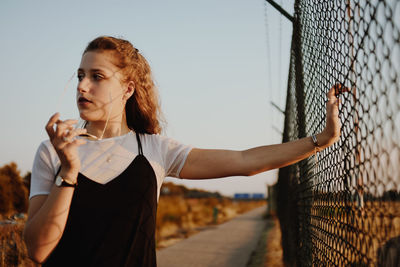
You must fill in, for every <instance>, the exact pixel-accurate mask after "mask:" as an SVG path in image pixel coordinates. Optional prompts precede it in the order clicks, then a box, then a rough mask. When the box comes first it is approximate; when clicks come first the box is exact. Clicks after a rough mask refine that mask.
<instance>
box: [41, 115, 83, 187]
mask: <svg viewBox="0 0 400 267" xmlns="http://www.w3.org/2000/svg"><path fill="white" fill-rule="evenodd" d="M59 118H60V114H59V113H56V114H54V115H53V116H51V118H50V120H49V122H48V123H47V124H46V132H47V134H48V135H49V138H50V142H51V143H52V145H53V147H54V149H55V150H56V152H57V155H58V157H59V159H60V162H61V170H60V173H59V174H60V176H61V177H63V178H68V180H70V181H76V179H77V176H78V172H79V170H80V168H81V162H80V159H79V154H78V149H77V148H78V147H79V146H80V145H83V144H85V143H86V141H85V140H84V139H81V138H75V137H76V136H79V135H80V134H84V133H86V129H75V128H74V125H75V124H76V123H77V122H78V121H77V120H64V121H62V120H60V119H59ZM54 125H55V126H56V127H54Z"/></svg>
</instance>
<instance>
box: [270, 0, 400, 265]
mask: <svg viewBox="0 0 400 267" xmlns="http://www.w3.org/2000/svg"><path fill="white" fill-rule="evenodd" d="M399 36H400V1H398V0H386V1H378V0H370V1H366V0H364V1H354V0H324V1H312V0H297V1H296V2H295V14H294V21H293V37H292V48H291V59H290V62H291V65H290V68H289V77H288V88H287V102H286V112H285V113H286V116H285V125H284V128H285V129H284V135H283V141H284V142H287V141H290V140H294V139H298V138H301V137H305V136H310V135H312V134H316V133H318V132H321V131H322V130H323V128H324V126H325V113H326V112H325V103H326V99H327V98H326V93H327V91H328V90H329V88H331V87H332V85H333V84H336V83H341V84H344V85H345V86H347V87H349V88H350V89H351V91H350V92H349V93H346V94H344V95H342V96H341V97H340V99H341V104H340V106H339V110H340V120H341V123H342V135H341V138H340V141H339V142H338V143H336V144H335V145H333V146H332V147H330V148H328V149H325V150H324V151H322V152H320V153H318V154H316V155H314V156H312V157H310V158H309V159H307V160H304V161H301V162H300V163H298V164H295V165H292V166H289V167H286V168H283V169H281V170H280V172H279V179H278V184H277V191H278V194H277V198H278V201H277V203H278V217H279V219H280V224H281V229H282V247H283V251H284V260H285V262H286V263H288V264H289V265H290V266H294V265H297V266H400V145H399V144H400V37H399Z"/></svg>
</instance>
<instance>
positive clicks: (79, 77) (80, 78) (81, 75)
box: [77, 73, 85, 81]
mask: <svg viewBox="0 0 400 267" xmlns="http://www.w3.org/2000/svg"><path fill="white" fill-rule="evenodd" d="M84 76H85V75H83V74H82V73H78V76H77V77H78V81H82V79H83V77H84Z"/></svg>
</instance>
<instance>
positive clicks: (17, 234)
mask: <svg viewBox="0 0 400 267" xmlns="http://www.w3.org/2000/svg"><path fill="white" fill-rule="evenodd" d="M23 228H24V222H23V221H21V222H18V223H17V224H13V225H0V266H1V267H3V266H4V267H11V266H24V267H34V266H40V265H38V264H36V263H34V262H33V261H31V260H30V259H29V258H28V256H27V251H26V246H25V243H24V241H23V239H22V231H23Z"/></svg>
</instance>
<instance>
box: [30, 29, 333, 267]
mask: <svg viewBox="0 0 400 267" xmlns="http://www.w3.org/2000/svg"><path fill="white" fill-rule="evenodd" d="M78 80H79V83H78V88H77V105H78V109H79V113H80V117H81V118H82V119H83V120H85V121H86V125H85V129H76V128H75V127H74V125H75V124H76V123H77V121H75V120H60V116H59V114H55V115H53V116H52V117H51V118H50V120H49V122H48V123H47V125H46V131H47V133H48V135H49V140H47V141H44V142H42V144H41V145H40V146H39V149H38V151H37V154H36V157H35V161H34V165H33V169H32V185H31V195H30V206H29V211H28V220H27V223H26V226H25V231H24V238H25V241H26V244H27V248H28V252H29V255H30V257H31V258H32V259H33V260H35V261H37V262H41V263H42V262H43V266H156V257H155V238H154V232H155V218H156V208H157V200H158V196H159V192H160V187H161V184H162V181H163V179H164V177H166V176H174V177H179V178H184V179H205V178H217V177H226V176H235V175H243V176H248V175H253V174H256V173H260V172H263V171H267V170H271V169H274V168H281V167H283V166H287V165H289V164H293V163H295V162H298V161H299V160H302V159H304V158H307V157H308V156H310V155H311V154H313V153H315V151H316V150H321V149H324V148H326V147H328V146H330V145H332V144H333V143H334V142H335V141H337V140H338V138H339V136H340V122H339V119H338V102H339V101H338V99H337V98H336V95H337V94H338V93H339V91H340V90H339V88H340V87H339V86H337V88H336V90H337V92H335V88H332V89H331V90H330V91H329V93H328V102H327V124H326V128H325V129H324V131H323V132H321V133H319V134H317V135H316V136H313V137H307V138H303V139H299V140H296V141H293V142H289V143H285V144H279V145H272V146H263V147H256V148H252V149H249V150H245V151H229V150H212V149H198V148H192V147H189V146H185V145H182V144H180V143H178V142H176V141H174V140H171V139H169V138H166V137H162V136H160V135H158V134H159V133H160V131H161V126H160V110H159V105H158V100H157V94H156V91H155V87H154V83H153V80H152V77H151V72H150V67H149V65H148V63H147V61H146V60H145V59H144V58H143V57H142V55H141V54H140V53H139V51H138V50H137V49H136V48H134V47H133V46H132V45H131V44H130V43H129V42H128V41H125V40H122V39H117V38H113V37H99V38H96V39H95V40H93V41H92V42H90V43H89V45H88V47H87V48H86V49H85V51H84V53H83V56H82V60H81V64H80V67H79V69H78ZM82 136H86V137H89V138H86V137H82Z"/></svg>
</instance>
